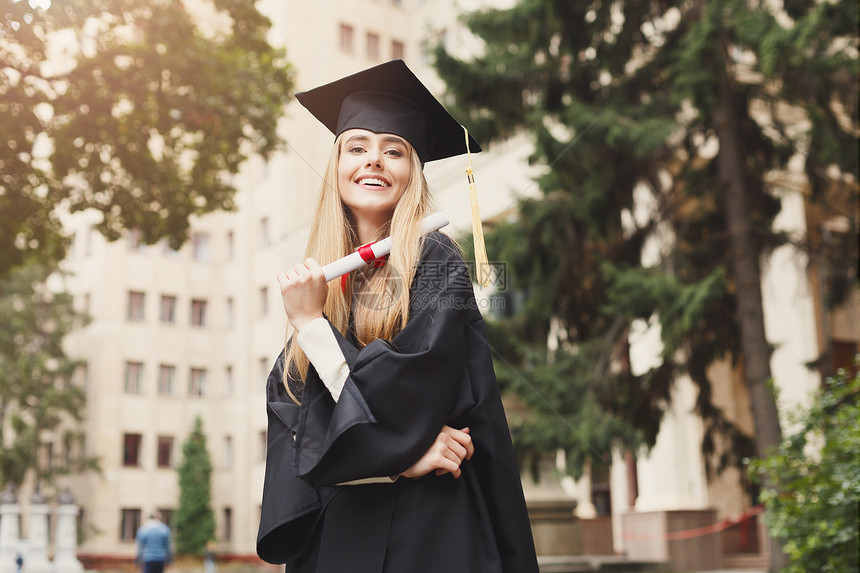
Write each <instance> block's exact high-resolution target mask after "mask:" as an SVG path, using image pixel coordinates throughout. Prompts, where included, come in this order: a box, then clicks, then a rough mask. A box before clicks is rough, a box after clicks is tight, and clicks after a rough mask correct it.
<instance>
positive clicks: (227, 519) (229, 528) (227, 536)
mask: <svg viewBox="0 0 860 573" xmlns="http://www.w3.org/2000/svg"><path fill="white" fill-rule="evenodd" d="M232 539H233V508H232V507H225V508H224V541H232Z"/></svg>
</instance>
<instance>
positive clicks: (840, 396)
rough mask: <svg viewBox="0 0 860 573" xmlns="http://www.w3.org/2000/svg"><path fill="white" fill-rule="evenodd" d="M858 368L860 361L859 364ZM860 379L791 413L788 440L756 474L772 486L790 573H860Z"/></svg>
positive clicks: (831, 383) (838, 382)
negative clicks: (859, 512) (859, 460)
mask: <svg viewBox="0 0 860 573" xmlns="http://www.w3.org/2000/svg"><path fill="white" fill-rule="evenodd" d="M858 364H860V362H858ZM858 398H860V376H858V375H857V374H856V373H855V374H854V375H851V374H849V373H846V372H845V371H841V372H840V373H839V374H838V375H837V376H836V377H834V378H830V379H828V380H827V382H826V384H825V385H824V387H823V388H822V389H821V390H819V391H818V392H816V394H815V397H814V399H813V400H812V403H811V405H810V406H809V407H808V408H798V409H797V410H796V411H794V412H792V414H791V422H792V423H791V427H792V428H794V429H792V430H791V431H790V433H789V435H788V436H786V437H785V439H784V440H783V441H782V443H780V444H779V447H778V448H776V449H775V450H774V451H772V452H771V453H770V455H768V456H767V458H765V459H762V460H753V462H752V467H751V469H752V472H753V475H757V476H758V477H759V478H764V479H763V480H762V481H764V482H765V483H767V484H769V485H768V486H767V487H766V488H765V489H764V490H763V492H762V495H761V498H762V501H764V503H765V504H766V505H767V507H768V509H769V510H770V511H769V512H768V513H767V514H766V515H765V519H766V523H767V525H768V529H769V530H770V532H771V533H772V534H773V535H774V536H776V537H778V538H782V539H784V540H785V551H786V553H788V556H789V558H790V560H791V566H790V567H789V568H788V571H790V572H792V573H805V572H807V571H821V572H822V573H824V572H833V573H836V572H841V571H856V570H857V567H858V565H860V554H858V547H860V537H858V520H857V516H858V515H860V514H858V511H860V463H858V456H860V425H858V423H857V421H858V420H860V402H858Z"/></svg>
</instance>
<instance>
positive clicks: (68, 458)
mask: <svg viewBox="0 0 860 573" xmlns="http://www.w3.org/2000/svg"><path fill="white" fill-rule="evenodd" d="M73 449H74V443H73V442H72V436H69V435H66V436H64V437H63V469H64V470H69V469H70V468H71V467H72V450H73Z"/></svg>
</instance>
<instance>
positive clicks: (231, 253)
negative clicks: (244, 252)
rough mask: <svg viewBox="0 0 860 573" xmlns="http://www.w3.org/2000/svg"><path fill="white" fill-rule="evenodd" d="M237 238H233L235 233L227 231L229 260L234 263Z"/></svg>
mask: <svg viewBox="0 0 860 573" xmlns="http://www.w3.org/2000/svg"><path fill="white" fill-rule="evenodd" d="M234 243H235V238H234V237H233V231H227V260H228V261H232V260H233V256H234V255H235V246H234Z"/></svg>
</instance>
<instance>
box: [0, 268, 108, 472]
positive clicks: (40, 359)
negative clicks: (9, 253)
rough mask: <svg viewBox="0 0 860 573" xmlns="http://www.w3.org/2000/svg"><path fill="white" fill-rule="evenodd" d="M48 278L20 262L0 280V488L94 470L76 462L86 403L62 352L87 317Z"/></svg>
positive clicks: (92, 463)
mask: <svg viewBox="0 0 860 573" xmlns="http://www.w3.org/2000/svg"><path fill="white" fill-rule="evenodd" d="M51 273H52V271H51V269H50V268H49V267H46V266H44V265H25V266H20V267H18V268H16V269H15V270H14V271H13V272H11V273H9V274H8V275H7V276H6V277H4V278H3V279H2V280H0V324H2V325H3V327H2V328H0V488H2V487H5V486H6V485H7V484H11V485H13V486H15V487H19V486H20V485H21V484H22V483H23V482H24V480H25V479H26V478H28V477H31V478H33V479H34V480H35V482H36V483H38V484H40V485H46V484H47V485H49V484H50V483H52V482H53V480H54V478H55V477H56V476H57V475H58V474H62V473H69V472H73V471H74V472H77V471H82V470H84V469H90V468H94V467H95V461H94V460H93V459H85V458H82V457H81V455H80V453H81V448H80V447H79V446H80V443H81V441H80V440H81V436H82V434H81V432H80V431H79V430H77V429H76V422H78V421H80V420H81V417H82V416H83V414H84V406H85V399H86V398H85V395H84V389H83V388H81V386H80V385H78V384H76V383H75V372H76V369H77V368H78V366H79V365H80V363H79V361H77V360H75V359H73V358H71V357H69V356H68V355H67V354H66V352H65V350H64V349H63V338H64V337H65V336H66V334H68V333H69V332H70V331H71V330H73V329H75V328H77V327H79V326H81V325H82V324H83V322H84V317H83V316H81V315H80V314H78V313H77V312H75V310H74V308H73V306H72V297H71V295H69V294H68V293H65V292H52V291H50V290H49V289H48V288H47V287H46V286H45V283H46V281H47V279H48V277H49V276H50V275H51ZM48 448H52V449H53V453H54V454H55V455H54V456H53V460H51V461H49V459H48V458H49V455H48ZM66 453H68V454H69V455H68V457H66V455H65V454H66ZM40 457H41V458H40ZM65 459H68V460H69V461H70V463H69V464H66V463H64V462H62V461H59V460H65Z"/></svg>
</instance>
